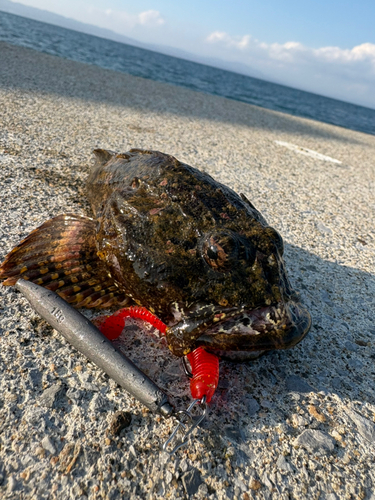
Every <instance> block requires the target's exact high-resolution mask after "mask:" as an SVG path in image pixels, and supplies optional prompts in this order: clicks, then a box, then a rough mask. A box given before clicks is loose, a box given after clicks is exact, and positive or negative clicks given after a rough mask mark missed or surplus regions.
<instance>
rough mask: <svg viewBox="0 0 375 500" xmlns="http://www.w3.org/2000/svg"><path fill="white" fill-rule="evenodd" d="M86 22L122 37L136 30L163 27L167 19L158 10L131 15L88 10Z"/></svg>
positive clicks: (102, 10)
mask: <svg viewBox="0 0 375 500" xmlns="http://www.w3.org/2000/svg"><path fill="white" fill-rule="evenodd" d="M86 22H89V23H92V24H95V25H97V26H101V27H103V28H108V29H111V30H113V31H116V32H117V33H120V34H122V35H131V34H132V33H131V31H132V30H134V29H135V28H137V29H140V28H148V29H151V30H152V29H153V28H157V27H159V26H162V25H163V24H164V23H165V19H164V18H163V17H162V15H161V14H160V12H159V11H157V10H146V11H144V12H140V13H139V14H130V13H129V12H126V11H124V10H113V9H98V8H97V7H93V6H91V7H89V8H88V19H86Z"/></svg>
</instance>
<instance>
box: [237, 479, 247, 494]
mask: <svg viewBox="0 0 375 500" xmlns="http://www.w3.org/2000/svg"><path fill="white" fill-rule="evenodd" d="M234 485H235V486H237V487H238V488H239V489H240V490H241V491H246V490H247V487H246V486H245V483H244V482H243V481H241V479H240V478H238V477H236V478H235V479H234Z"/></svg>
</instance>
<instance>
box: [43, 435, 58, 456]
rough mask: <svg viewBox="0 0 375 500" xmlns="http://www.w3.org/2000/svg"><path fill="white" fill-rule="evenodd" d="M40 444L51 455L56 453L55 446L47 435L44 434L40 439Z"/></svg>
mask: <svg viewBox="0 0 375 500" xmlns="http://www.w3.org/2000/svg"><path fill="white" fill-rule="evenodd" d="M42 446H43V448H44V449H45V450H47V451H49V452H50V453H51V455H54V454H55V453H56V448H55V446H54V444H53V442H52V441H51V439H50V437H49V436H44V438H43V439H42Z"/></svg>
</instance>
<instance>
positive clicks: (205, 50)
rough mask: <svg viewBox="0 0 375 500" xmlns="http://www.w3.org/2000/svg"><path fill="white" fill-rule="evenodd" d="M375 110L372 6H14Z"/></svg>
mask: <svg viewBox="0 0 375 500" xmlns="http://www.w3.org/2000/svg"><path fill="white" fill-rule="evenodd" d="M18 1H19V3H22V4H25V5H29V6H32V7H38V8H41V9H45V10H49V11H51V12H55V13H57V14H61V15H64V16H66V17H70V18H73V19H76V20H78V21H81V22H87V23H89V24H94V25H97V26H101V27H104V28H109V29H112V30H113V31H115V32H117V33H120V34H122V35H125V36H129V37H132V38H134V39H137V40H139V41H142V42H146V43H153V44H159V45H168V46H170V47H176V48H179V49H183V50H186V51H188V52H191V53H193V54H194V53H195V54H200V55H202V56H206V57H215V58H220V59H222V60H225V61H229V62H235V63H239V64H242V65H245V66H246V67H248V68H249V71H248V72H249V74H251V70H254V73H257V74H261V75H264V78H265V79H268V80H272V81H276V82H279V83H284V84H286V85H290V86H292V87H295V88H301V89H304V90H308V91H311V92H315V93H318V94H322V95H327V96H330V97H336V98H338V99H343V100H346V101H349V102H354V103H358V104H363V105H367V106H370V107H373V108H375V91H374V89H375V27H374V25H375V0H358V1H357V2H354V1H348V0H324V1H323V0H315V1H312V0H302V1H301V0H283V1H280V0H262V1H261V2H260V1H259V0H256V1H255V0H230V1H227V0H216V1H215V0H189V1H188V2H180V1H179V0H174V1H170V0H137V2H134V1H130V0H106V1H103V0H63V1H60V0H54V1H51V0H18Z"/></svg>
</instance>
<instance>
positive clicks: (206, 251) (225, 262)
mask: <svg viewBox="0 0 375 500" xmlns="http://www.w3.org/2000/svg"><path fill="white" fill-rule="evenodd" d="M235 247H236V244H235V241H234V240H233V238H232V237H231V236H230V235H229V234H226V233H218V234H212V235H209V236H207V237H206V238H205V240H204V242H203V246H202V253H203V258H204V260H205V261H206V262H207V264H208V265H209V266H210V267H212V268H213V269H215V270H216V271H226V270H227V269H228V268H229V266H230V259H231V258H232V257H233V253H234V250H235Z"/></svg>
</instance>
